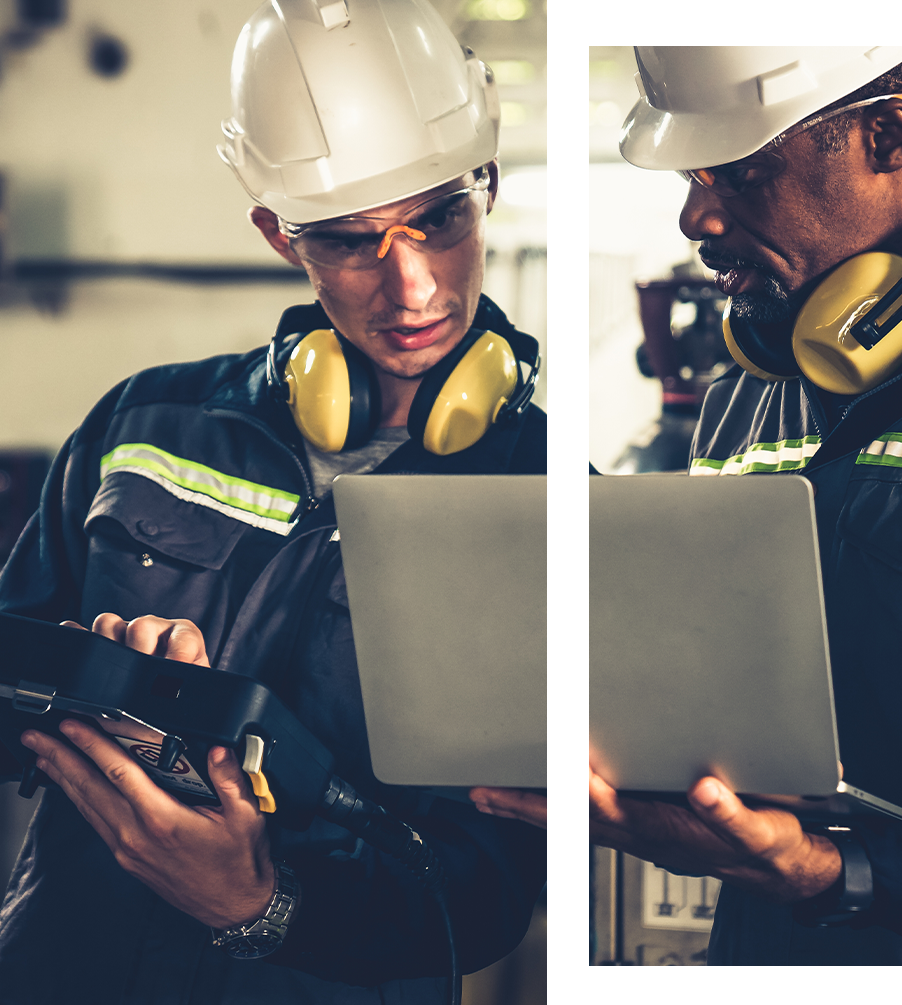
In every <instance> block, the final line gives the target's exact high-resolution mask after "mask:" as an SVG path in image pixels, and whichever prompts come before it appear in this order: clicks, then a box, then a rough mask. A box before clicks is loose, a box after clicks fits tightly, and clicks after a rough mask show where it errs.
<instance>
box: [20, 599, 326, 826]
mask: <svg viewBox="0 0 902 1005" xmlns="http://www.w3.org/2000/svg"><path fill="white" fill-rule="evenodd" d="M3 698H6V699H8V700H7V701H3V700H0V740H2V742H3V743H4V744H5V745H6V746H7V747H8V748H9V750H10V752H11V753H12V755H13V756H14V757H15V758H16V760H18V761H19V763H20V764H21V765H22V769H23V777H22V784H21V786H20V792H21V794H22V795H25V796H30V795H32V794H33V793H34V791H35V789H36V788H37V786H38V785H40V784H46V782H47V779H46V777H45V776H44V775H43V773H42V772H40V771H38V770H37V769H36V768H35V766H34V760H35V758H34V754H33V752H32V751H30V750H29V749H28V748H27V747H23V746H22V744H21V743H20V742H19V736H20V735H21V734H22V732H23V731H24V730H26V729H28V728H33V729H38V730H41V731H42V732H46V733H50V734H52V735H55V736H57V737H60V738H62V739H63V740H64V741H65V738H64V737H62V734H60V733H59V730H58V726H59V723H60V722H61V721H62V720H63V719H64V718H66V717H76V718H81V719H85V720H87V721H90V722H92V723H93V724H94V725H96V726H97V727H98V728H100V729H102V730H104V731H105V732H106V733H108V734H109V735H110V736H112V737H113V738H114V739H115V740H116V741H117V742H118V743H119V744H120V746H122V747H123V748H124V749H125V750H127V751H129V752H130V753H131V754H132V755H133V756H134V757H135V759H136V760H137V761H138V763H139V764H141V766H142V767H143V768H144V770H145V771H146V772H147V773H148V774H149V775H150V776H151V778H153V780H154V781H155V782H156V783H157V784H158V785H159V786H160V787H161V788H163V789H165V790H166V791H168V792H170V793H171V794H172V795H173V796H175V797H176V798H178V799H180V800H181V801H183V802H186V803H189V804H198V803H209V804H214V805H215V804H218V802H219V800H218V799H217V797H216V793H215V791H214V789H213V786H212V784H211V783H210V779H209V776H208V775H207V752H208V750H209V749H210V747H212V746H216V745H221V746H225V747H230V748H232V749H233V750H234V751H235V753H236V754H237V756H238V758H239V760H242V759H243V760H242V766H243V768H244V770H245V772H246V773H247V774H248V776H249V777H250V779H251V782H252V784H253V787H254V792H255V794H256V796H257V798H258V800H259V802H260V808H261V809H262V810H264V812H275V811H278V815H279V823H280V824H282V825H283V826H286V827H290V828H292V829H295V830H302V829H304V828H305V827H307V826H308V825H309V823H310V821H311V819H312V818H313V815H314V813H315V812H316V809H317V807H318V806H319V804H320V802H321V800H322V798H323V795H324V793H325V792H326V791H327V790H328V788H329V782H330V779H331V777H332V768H333V759H332V755H331V754H330V753H329V751H328V750H327V749H326V748H325V747H324V746H323V745H322V744H321V743H320V742H319V741H318V740H317V739H316V738H315V737H314V736H313V735H312V734H311V733H310V732H309V731H308V730H307V729H305V727H304V726H303V725H302V724H301V723H300V722H299V721H298V719H297V718H296V717H295V716H294V715H293V714H292V712H291V711H290V710H289V709H288V708H287V707H286V706H285V705H284V704H283V703H282V702H281V701H280V700H279V698H278V697H276V695H274V694H273V693H272V691H270V690H269V688H268V687H266V685H265V684H262V683H260V682H259V681H257V680H254V679H253V678H252V677H248V676H245V675H244V674H238V673H228V672H224V671H221V670H215V669H211V668H209V667H202V666H195V665H193V664H189V663H180V662H177V661H175V660H168V659H163V658H162V657H159V656H148V655H146V654H145V653H139V652H137V651H136V650H134V649H129V648H127V647H126V646H123V645H120V644H119V643H118V642H114V641H112V640H111V639H107V638H104V637H103V636H101V635H97V634H95V633H94V632H88V631H82V630H81V629H78V628H68V627H64V626H62V625H54V624H50V623H48V622H43V621H34V620H32V619H30V618H22V617H18V616H16V615H11V614H0V699H3ZM65 742H68V741H65Z"/></svg>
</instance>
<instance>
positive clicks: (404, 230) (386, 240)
mask: <svg viewBox="0 0 902 1005" xmlns="http://www.w3.org/2000/svg"><path fill="white" fill-rule="evenodd" d="M395 234H404V235H405V236H406V237H412V238H413V239H414V240H415V241H425V240H426V235H425V234H424V233H423V231H422V230H414V229H413V227H405V226H404V225H403V224H400V223H399V224H396V225H395V226H394V227H389V228H388V230H386V232H385V236H384V237H383V238H382V243H381V244H380V245H379V250H378V251H377V252H376V257H377V258H385V256H386V255H387V254H388V249H389V248H390V247H391V242H392V238H393V237H394V236H395Z"/></svg>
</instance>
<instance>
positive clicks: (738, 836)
mask: <svg viewBox="0 0 902 1005" xmlns="http://www.w3.org/2000/svg"><path fill="white" fill-rule="evenodd" d="M688 797H689V804H690V805H691V806H692V808H693V809H694V810H695V812H696V813H697V814H698V816H699V817H700V818H701V819H702V820H703V821H704V823H705V824H706V825H707V826H708V827H709V828H710V829H711V830H713V831H714V832H715V833H716V834H719V835H720V836H721V837H722V838H724V840H726V841H727V842H728V843H729V844H731V845H732V846H733V847H735V848H742V849H745V850H748V851H749V852H751V853H753V854H754V853H757V851H758V849H759V848H760V847H762V846H765V845H766V844H767V841H768V838H769V835H770V827H769V826H768V825H767V823H766V821H765V819H764V818H763V817H762V815H761V814H760V813H756V812H755V810H750V809H749V808H748V807H747V806H746V805H745V803H743V801H742V800H741V799H740V798H739V796H737V795H736V794H735V793H734V792H732V791H730V789H729V788H727V786H726V785H724V784H723V782H720V781H718V780H717V779H716V778H702V779H701V781H698V782H696V783H695V785H693V786H692V788H691V789H690V790H689V792H688ZM765 831H766V832H767V833H764V832H765Z"/></svg>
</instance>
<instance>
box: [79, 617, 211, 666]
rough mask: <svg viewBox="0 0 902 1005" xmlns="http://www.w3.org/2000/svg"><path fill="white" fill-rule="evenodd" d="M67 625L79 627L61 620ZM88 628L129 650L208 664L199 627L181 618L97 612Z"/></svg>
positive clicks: (201, 664)
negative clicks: (125, 616) (126, 616)
mask: <svg viewBox="0 0 902 1005" xmlns="http://www.w3.org/2000/svg"><path fill="white" fill-rule="evenodd" d="M62 623H63V624H64V625H66V626H67V627H68V628H82V626H81V625H79V624H76V622H74V621H64V622H62ZM91 631H93V632H96V633H97V634H98V635H104V636H105V637H106V638H108V639H113V641H115V642H120V643H121V644H122V645H124V646H128V647H129V649H137V650H138V652H140V653H149V654H150V655H151V656H165V657H166V658H167V659H170V660H179V661H180V662H182V663H194V664H196V665H197V666H203V667H208V666H209V665H210V661H209V659H207V648H206V645H205V644H204V637H203V634H202V633H201V630H200V629H199V628H198V627H197V625H196V624H194V622H193V621H187V620H185V619H184V618H180V619H177V620H175V621H170V620H169V619H167V618H157V617H155V616H154V615H152V614H146V615H145V616H144V617H141V618H135V619H134V620H133V621H123V620H122V618H120V617H119V615H118V614H98V615H97V617H96V618H95V619H94V624H93V625H92V627H91Z"/></svg>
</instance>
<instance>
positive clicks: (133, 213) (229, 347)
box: [0, 0, 547, 1005]
mask: <svg viewBox="0 0 902 1005" xmlns="http://www.w3.org/2000/svg"><path fill="white" fill-rule="evenodd" d="M433 3H434V5H435V6H436V7H437V8H438V10H439V11H440V13H441V14H442V15H443V17H444V18H445V20H446V22H447V23H448V24H449V25H450V27H451V29H452V31H453V32H454V33H455V35H456V36H457V38H458V39H459V40H460V41H461V43H465V44H467V45H470V46H471V47H472V48H473V49H474V50H475V51H476V53H477V54H478V55H479V56H480V58H481V59H483V60H484V61H485V62H487V63H489V64H490V65H491V66H492V68H493V70H494V71H495V75H496V79H497V81H498V84H499V90H500V96H501V107H502V129H501V166H502V174H501V189H500V198H499V200H498V202H497V203H496V207H495V210H494V211H493V213H492V215H491V218H490V221H489V224H488V227H487V241H488V268H487V276H486V283H485V286H484V289H485V292H486V293H487V294H488V295H489V296H490V297H492V298H493V299H494V300H496V301H497V302H498V303H499V304H500V305H501V306H502V307H503V308H504V309H505V311H506V312H507V313H508V316H509V317H510V318H511V320H512V321H514V323H515V324H517V326H518V327H520V328H521V329H522V330H524V331H528V332H530V333H531V334H533V335H535V336H536V337H537V338H538V339H539V340H540V342H541V344H542V356H543V360H544V361H545V364H546V369H545V373H546V374H547V352H546V349H545V334H546V289H545V276H546V268H545V264H546V245H545V185H546V171H545V127H546V98H545V95H546V70H545V68H546V44H545V38H546V31H545V5H544V3H543V2H542V0H433ZM257 6H258V3H257V2H256V0H154V2H153V3H144V2H139V0H0V137H2V141H0V564H2V562H3V561H4V560H5V558H6V557H7V555H8V553H9V549H10V548H11V546H12V543H13V542H14V540H15V538H16V536H17V535H18V533H19V530H20V529H21V527H22V525H23V524H24V522H25V520H26V519H27V517H28V515H29V514H30V513H31V511H32V510H33V509H34V508H35V506H36V503H37V494H38V492H39V490H40V485H41V482H42V481H43V477H44V475H45V473H46V470H47V465H48V463H49V460H50V458H51V457H52V456H53V454H54V453H55V452H56V450H57V449H58V448H59V447H60V446H61V444H62V443H63V441H64V440H65V438H66V437H67V436H68V435H69V433H70V432H71V431H72V430H73V429H74V428H75V427H76V426H77V425H78V423H79V422H80V421H81V419H82V418H83V417H84V415H85V413H86V412H87V411H88V410H89V409H90V407H91V406H92V405H93V404H94V402H95V401H96V400H97V399H98V398H99V397H100V396H101V395H102V394H104V393H105V392H106V391H107V390H108V389H109V388H110V387H112V386H113V385H114V384H116V383H117V382H118V381H119V380H121V379H123V378H125V377H127V376H128V375H129V374H131V373H134V372H135V371H136V370H139V369H142V368H144V367H148V366H154V365H156V364H160V363H168V362H175V361H179V360H188V359H198V358H202V357H205V356H209V355H213V354H216V353H222V352H242V351H245V350H247V349H249V348H252V347H253V346H257V345H261V344H264V343H266V342H268V341H269V339H270V337H271V335H272V332H273V331H274V329H275V325H276V322H277V321H278V318H279V315H280V314H281V312H282V310H283V309H284V308H285V307H287V306H289V305H291V304H294V303H301V302H305V301H309V300H312V291H311V289H310V287H309V284H307V283H306V281H305V279H304V276H303V274H302V273H300V272H298V271H297V270H295V269H292V268H291V267H289V266H288V265H287V264H285V263H283V262H281V260H280V259H278V258H277V256H275V255H274V253H273V252H272V250H271V249H270V248H269V246H268V245H266V244H265V242H264V241H263V240H262V239H261V237H260V236H259V234H258V233H257V231H256V230H255V229H254V228H253V227H252V226H251V224H250V223H249V222H248V221H247V218H246V212H247V209H248V207H249V200H248V197H247V196H246V195H245V193H244V192H243V190H242V189H241V187H240V185H239V184H238V183H237V182H236V180H235V179H234V177H233V176H232V174H231V172H230V171H229V170H228V168H226V167H225V165H224V164H222V162H221V161H220V160H219V157H218V155H217V153H216V149H215V147H216V144H217V143H218V142H219V140H220V136H221V134H220V128H219V124H220V121H221V120H222V119H223V118H226V117H227V116H228V115H229V114H230V99H229V66H230V63H231V54H232V49H233V46H234V43H235V40H236V39H237V37H238V33H239V30H240V29H241V26H242V25H243V24H244V22H245V21H246V20H247V18H248V17H249V16H250V14H251V13H252V12H253V11H254V10H255V9H256V7H257ZM544 388H545V385H544V383H543V382H542V381H540V383H539V385H538V390H537V393H536V398H535V400H536V401H537V402H538V404H540V405H543V404H544V401H545V390H544ZM31 809H32V805H31V803H29V802H26V801H25V800H22V799H19V798H18V797H17V796H16V794H15V787H14V786H13V785H11V784H7V785H3V786H0V877H2V878H0V886H2V885H5V882H6V877H7V875H8V873H9V869H10V868H11V866H12V862H13V859H14V856H15V854H16V852H17V850H18V846H19V844H20V842H21V835H22V832H23V829H24V826H25V824H26V822H27V818H28V816H29V814H30V812H31ZM544 926H545V915H544V906H543V905H540V906H539V908H538V909H537V912H536V918H535V920H534V924H533V927H532V929H531V930H530V933H529V935H528V936H527V938H526V940H525V941H524V943H523V944H522V946H521V948H520V950H518V951H517V953H516V954H514V956H513V957H512V958H509V959H508V960H505V961H502V962H501V963H500V964H497V965H496V966H495V967H494V968H491V969H490V970H489V971H485V972H483V973H482V974H479V975H476V976H475V977H473V978H470V979H468V986H467V989H466V992H465V993H466V995H467V998H466V1001H467V1002H468V1003H469V1005H531V1003H533V1002H536V1003H538V1002H544V1001H545V1000H546V999H545V941H544V939H545V934H544V933H545V927H544Z"/></svg>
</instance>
